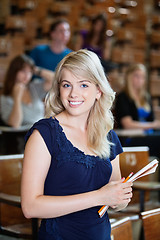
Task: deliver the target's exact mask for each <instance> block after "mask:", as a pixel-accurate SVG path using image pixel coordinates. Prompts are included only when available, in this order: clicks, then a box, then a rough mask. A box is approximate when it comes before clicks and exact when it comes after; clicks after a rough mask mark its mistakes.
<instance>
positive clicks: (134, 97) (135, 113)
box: [115, 64, 160, 130]
mask: <svg viewBox="0 0 160 240" xmlns="http://www.w3.org/2000/svg"><path fill="white" fill-rule="evenodd" d="M115 116H116V123H117V127H118V128H125V129H143V130H148V129H156V128H160V121H157V120H155V119H154V114H153V109H152V104H151V98H150V95H149V93H148V91H147V71H146V67H145V66H144V65H143V64H134V65H131V66H129V67H128V69H127V71H126V74H125V89H124V91H123V92H121V93H120V94H119V95H118V96H117V98H116V104H115Z"/></svg>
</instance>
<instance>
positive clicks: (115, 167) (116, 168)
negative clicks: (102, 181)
mask: <svg viewBox="0 0 160 240" xmlns="http://www.w3.org/2000/svg"><path fill="white" fill-rule="evenodd" d="M111 163H112V175H111V178H110V182H112V181H117V180H119V179H121V171H120V165H119V155H117V157H116V158H115V159H114V160H112V162H111ZM124 177H125V176H123V178H124ZM123 181H124V179H122V185H123V184H124V183H123ZM124 191H125V192H126V195H127V194H128V193H129V195H130V199H131V197H132V189H131V186H130V188H128V187H125V186H124ZM129 202H130V200H129V201H128V202H124V203H120V204H117V205H110V206H111V207H112V208H114V210H115V211H120V210H122V209H124V208H125V207H127V205H128V203H129Z"/></svg>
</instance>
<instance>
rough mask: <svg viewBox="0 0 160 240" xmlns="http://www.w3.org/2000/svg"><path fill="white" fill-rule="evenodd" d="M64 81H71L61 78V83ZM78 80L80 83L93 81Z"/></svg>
mask: <svg viewBox="0 0 160 240" xmlns="http://www.w3.org/2000/svg"><path fill="white" fill-rule="evenodd" d="M62 82H68V83H71V82H70V81H68V80H65V79H63V80H61V83H62ZM78 82H79V83H83V82H88V83H91V81H89V80H80V81H78Z"/></svg>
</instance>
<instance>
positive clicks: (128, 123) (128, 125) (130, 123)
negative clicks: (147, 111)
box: [121, 116, 160, 130]
mask: <svg viewBox="0 0 160 240" xmlns="http://www.w3.org/2000/svg"><path fill="white" fill-rule="evenodd" d="M121 124H122V126H123V128H124V129H142V130H147V129H150V128H153V129H158V128H160V121H159V120H154V121H153V122H139V121H135V120H133V119H132V118H131V117H130V116H125V117H123V118H122V119H121Z"/></svg>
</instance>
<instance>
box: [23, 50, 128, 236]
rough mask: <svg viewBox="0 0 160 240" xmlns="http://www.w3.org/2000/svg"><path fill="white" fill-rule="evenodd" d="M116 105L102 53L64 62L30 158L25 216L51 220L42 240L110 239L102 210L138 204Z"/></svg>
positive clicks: (34, 131)
mask: <svg viewBox="0 0 160 240" xmlns="http://www.w3.org/2000/svg"><path fill="white" fill-rule="evenodd" d="M113 100H114V92H113V90H112V89H111V88H110V86H109V83H108V81H107V79H106V77H105V74H104V71H103V68H102V66H101V63H100V60H99V58H98V57H97V55H96V54H95V53H93V52H90V51H88V50H79V51H77V52H72V53H70V54H68V55H67V56H66V57H65V58H64V59H63V60H62V61H61V62H60V63H59V65H58V68H57V70H56V73H55V78H54V82H53V86H52V89H51V91H50V93H49V94H48V96H47V98H46V118H45V119H42V120H40V121H39V122H36V123H35V124H34V125H33V127H32V128H31V129H30V131H29V132H28V135H27V139H28V141H27V144H26V148H25V153H24V165H23V173H22V187H21V188H22V189H21V190H22V191H21V192H22V209H23V212H24V215H25V216H26V217H27V218H34V217H36V218H42V219H43V220H42V222H41V226H40V230H39V239H43V240H45V239H47V240H48V239H56V240H60V239H61V240H75V239H76V240H84V239H92V240H110V231H111V229H110V223H109V219H108V215H107V213H106V214H105V215H104V216H103V218H100V217H99V215H98V210H99V208H100V206H101V205H108V206H111V207H112V208H115V209H116V210H120V209H122V208H125V207H126V206H127V205H128V203H129V202H130V200H131V197H132V187H131V186H132V183H123V179H121V173H120V168H119V156H118V155H119V154H120V153H121V152H122V147H121V144H120V142H119V140H118V137H117V135H116V134H115V132H114V131H113V130H112V128H113V117H112V114H111V111H110V109H111V107H112V103H113Z"/></svg>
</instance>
